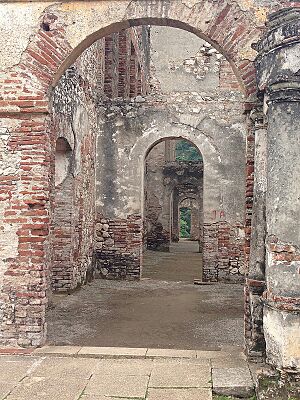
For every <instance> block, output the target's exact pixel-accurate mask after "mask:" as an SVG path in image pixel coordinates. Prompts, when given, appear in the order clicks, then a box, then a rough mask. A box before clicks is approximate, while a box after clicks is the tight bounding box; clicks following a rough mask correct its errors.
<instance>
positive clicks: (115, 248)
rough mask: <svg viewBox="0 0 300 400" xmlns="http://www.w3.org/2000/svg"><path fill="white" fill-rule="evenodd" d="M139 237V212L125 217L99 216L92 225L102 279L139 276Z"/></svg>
mask: <svg viewBox="0 0 300 400" xmlns="http://www.w3.org/2000/svg"><path fill="white" fill-rule="evenodd" d="M142 239H143V229H142V217H141V215H129V216H128V217H127V218H126V219H121V218H118V219H106V218H103V217H101V216H99V217H98V218H97V223H96V227H95V255H96V260H97V261H96V262H97V264H96V269H97V272H98V274H99V275H100V276H101V277H102V278H105V279H126V280H137V279H139V278H140V276H141V265H142V250H143V246H142V244H143V240H142Z"/></svg>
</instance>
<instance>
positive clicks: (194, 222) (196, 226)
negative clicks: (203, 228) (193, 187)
mask: <svg viewBox="0 0 300 400" xmlns="http://www.w3.org/2000/svg"><path fill="white" fill-rule="evenodd" d="M190 206H191V235H190V239H191V240H199V236H200V209H199V200H198V201H197V200H191V201H190Z"/></svg>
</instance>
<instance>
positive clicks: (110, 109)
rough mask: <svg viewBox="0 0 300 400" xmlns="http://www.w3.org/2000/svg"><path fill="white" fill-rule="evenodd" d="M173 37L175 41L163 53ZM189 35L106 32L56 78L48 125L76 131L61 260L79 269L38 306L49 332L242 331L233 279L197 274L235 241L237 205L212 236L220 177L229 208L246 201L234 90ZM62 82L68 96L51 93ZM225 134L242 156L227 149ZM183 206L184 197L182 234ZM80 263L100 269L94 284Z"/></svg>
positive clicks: (214, 56)
mask: <svg viewBox="0 0 300 400" xmlns="http://www.w3.org/2000/svg"><path fill="white" fill-rule="evenodd" d="M162 37H165V39H166V40H165V41H163V40H162ZM179 39H180V42H182V43H185V44H186V45H183V46H180V49H181V50H180V54H179V55H178V59H177V58H175V59H174V54H176V57H177V52H175V53H174V50H175V49H177V50H178V40H179ZM149 40H150V42H151V45H150V43H149ZM199 40H200V39H199V38H197V37H196V36H194V35H192V34H191V33H188V32H185V31H180V30H178V29H175V28H169V27H135V28H130V29H129V30H126V31H121V32H118V33H113V34H112V35H110V36H109V37H105V38H102V39H100V40H99V41H97V42H95V43H94V44H93V45H92V46H91V48H89V49H87V50H86V51H85V53H84V54H83V56H82V58H81V59H79V60H78V61H77V62H76V63H77V64H75V65H74V66H73V67H71V68H70V69H69V70H68V71H67V72H66V74H65V75H64V76H63V78H62V80H61V81H60V82H59V83H58V85H57V87H56V88H55V89H54V94H53V105H54V119H55V121H56V125H57V126H59V127H60V130H61V131H64V133H65V136H66V137H70V138H73V141H74V146H72V149H73V147H74V150H73V152H74V160H73V162H74V168H73V175H74V187H73V188H74V190H73V205H74V211H73V214H72V217H73V219H74V225H73V226H74V228H75V229H74V232H75V233H76V235H75V236H74V237H75V239H76V241H75V242H72V243H73V244H74V246H73V247H72V250H71V251H72V252H73V254H72V257H73V258H71V256H70V259H73V260H74V265H76V266H78V268H77V271H79V273H76V274H74V275H72V278H73V279H74V282H73V286H72V289H71V290H69V296H64V297H57V298H58V300H57V303H56V305H55V307H54V308H53V310H50V312H49V318H48V321H49V322H51V323H50V324H49V336H48V337H49V341H50V342H51V343H52V344H76V345H87V346H89V345H90V346H129V347H167V348H170V347H171V348H172V347H173V348H199V342H201V345H202V344H203V346H212V347H214V346H219V345H221V344H234V342H235V343H238V344H241V341H242V335H243V333H242V331H243V327H242V326H243V297H242V287H240V286H239V287H238V286H236V287H235V288H234V290H233V289H232V287H231V286H230V285H229V286H226V285H222V284H220V286H219V287H218V288H217V287H204V286H201V287H200V286H196V285H194V279H197V280H199V281H202V280H203V279H204V278H205V279H208V278H209V279H210V277H213V279H215V276H217V273H216V271H217V270H218V262H216V260H218V255H219V253H220V249H221V250H222V256H223V258H224V260H225V259H227V258H228V257H227V256H228V252H229V251H230V246H231V245H232V244H231V242H230V240H232V238H233V239H234V240H236V237H237V233H236V229H235V224H236V221H235V218H236V215H238V212H236V210H234V213H233V214H232V215H229V217H230V218H231V220H230V221H229V223H231V222H232V225H234V229H232V230H231V231H230V230H229V228H228V226H227V225H226V226H225V223H226V224H227V221H222V222H223V225H222V228H223V226H224V228H223V232H224V236H225V235H227V236H226V240H227V237H229V239H230V240H227V242H226V243H228V245H227V244H226V246H223V245H222V243H224V242H222V243H221V244H220V243H219V242H218V234H219V231H220V215H222V216H223V215H226V217H227V214H226V213H225V212H224V211H223V209H221V208H222V207H224V208H225V210H227V209H228V208H229V207H228V204H227V203H226V202H228V199H229V197H228V196H227V195H226V194H227V190H228V191H232V190H233V188H237V189H236V190H238V195H236V196H235V197H236V198H237V199H238V201H237V203H238V207H237V208H238V211H239V210H241V209H242V208H243V206H244V204H243V201H244V197H243V196H244V193H243V196H242V195H241V193H242V187H243V176H242V174H239V175H238V174H235V173H234V172H235V171H237V170H240V171H241V170H242V168H243V166H244V158H245V157H244V155H245V148H244V147H245V146H244V145H245V140H244V137H245V135H244V132H242V128H241V127H242V126H243V123H244V121H243V118H244V117H243V114H242V112H241V113H240V114H239V113H238V109H239V107H240V104H241V101H240V100H241V98H242V97H243V94H242V93H241V92H240V91H239V90H236V85H237V81H236V79H235V77H234V73H233V71H231V72H228V71H230V65H229V63H228V61H227V60H226V59H225V58H222V57H221V55H220V54H219V53H218V52H217V51H216V50H215V49H213V47H212V46H211V45H209V44H208V43H206V42H204V41H202V40H200V42H199ZM149 51H150V53H149ZM123 52H125V53H124V54H123ZM168 52H169V53H168ZM87 61H89V62H87ZM87 66H88V67H87ZM85 75H86V76H85ZM225 78H226V79H225ZM224 80H226V85H225V84H224ZM230 81H232V85H230V90H229V91H228V82H230ZM66 88H69V89H70V90H71V93H69V96H70V97H72V96H73V97H74V101H73V102H71V103H70V102H69V101H66V103H64V104H63V105H62V104H61V99H62V98H64V93H65V90H66ZM72 91H73V92H72ZM73 97H72V98H73ZM224 99H225V100H224ZM223 101H225V102H226V107H227V108H226V118H225V117H224V115H223V114H222V113H224V110H225V106H224V107H223V106H222V107H220V102H223ZM231 103H232V104H231ZM222 104H223V103H222ZM228 104H230V105H232V111H230V112H229V111H228V109H229V108H230V107H229V106H228ZM237 115H239V116H240V119H241V120H237ZM70 121H71V123H70ZM227 121H230V123H229V122H227ZM69 142H70V143H71V140H70V141H69ZM233 143H234V144H235V146H237V148H236V149H235V150H236V153H237V154H239V157H235V158H233V157H231V155H232V151H233V150H232V146H233ZM224 159H226V168H224V165H225V163H224V162H223V161H224ZM207 161H208V162H207ZM237 164H238V167H237ZM204 166H205V168H204ZM204 169H205V180H204ZM94 182H95V184H94ZM216 183H218V184H219V185H218V184H216ZM225 183H226V184H227V186H226V184H225ZM228 183H229V184H228ZM183 209H188V210H190V227H189V228H188V234H189V238H186V239H187V240H183V239H184V238H183V237H181V236H182V235H181V217H183V215H182V210H183ZM221 211H222V212H221ZM226 212H227V211H226ZM185 217H186V219H187V215H186V216H185ZM229 223H228V224H229ZM230 229H231V225H230ZM228 232H229V233H228ZM204 239H205V241H204ZM233 244H234V245H235V243H233ZM235 248H236V247H235ZM204 250H206V261H205V262H203V258H204V254H205V253H204ZM239 251H240V248H237V250H236V252H237V253H238V252H239ZM208 255H209V257H208ZM224 264H225V261H224ZM89 270H92V271H93V274H94V276H95V278H97V279H95V280H94V281H93V282H92V283H91V284H88V282H89V279H88V276H87V274H85V271H89ZM224 271H225V272H226V271H227V270H226V267H224ZM83 283H87V284H86V285H85V286H84V287H83V290H80V291H77V292H74V293H72V292H71V291H72V290H73V288H74V289H75V288H77V287H78V286H80V285H82V284H83ZM231 292H232V293H233V294H230V293H231ZM60 296H63V295H60ZM237 299H239V300H237ZM216 302H217V303H218V304H217V306H216ZM224 304H225V305H226V310H227V311H228V313H227V314H226V320H225V317H224V312H223V311H222V310H223V309H224ZM239 313H240V314H239ZM237 314H238V315H239V318H238V320H237V318H236V316H237ZM178 315H180V318H179V320H178ZM191 321H192V322H191ZM237 325H238V327H239V328H238V329H235V328H233V327H236V326H237ZM187 326H188V327H189V328H188V329H187ZM224 326H227V327H228V335H226V336H224V335H223V336H222V335H221V332H222V334H223V333H224ZM66 327H68V329H66ZM234 329H235V331H236V332H238V334H237V335H236V336H235V337H234V338H233V337H232V334H231V333H230V332H231V331H232V330H234ZM137 331H138V332H139V335H137V334H136V332H137ZM237 336H239V337H238V338H237ZM200 347H201V346H200Z"/></svg>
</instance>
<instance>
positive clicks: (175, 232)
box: [171, 188, 180, 242]
mask: <svg viewBox="0 0 300 400" xmlns="http://www.w3.org/2000/svg"><path fill="white" fill-rule="evenodd" d="M172 212H173V217H172V232H171V240H172V242H178V241H179V234H180V233H179V194H178V190H177V189H176V188H175V189H174V191H173V203H172Z"/></svg>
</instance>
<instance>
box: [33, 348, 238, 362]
mask: <svg viewBox="0 0 300 400" xmlns="http://www.w3.org/2000/svg"><path fill="white" fill-rule="evenodd" d="M32 354H33V355H47V356H51V355H52V356H65V357H91V358H137V359H143V358H144V359H155V358H179V359H182V358H184V359H212V358H227V357H229V358H232V357H234V358H238V359H241V360H246V357H245V355H244V354H243V352H242V351H241V349H240V348H237V349H230V350H229V349H221V348H220V349H219V350H207V351H206V350H180V349H153V348H130V347H81V346H44V347H41V348H37V349H35V350H33V352H32Z"/></svg>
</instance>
